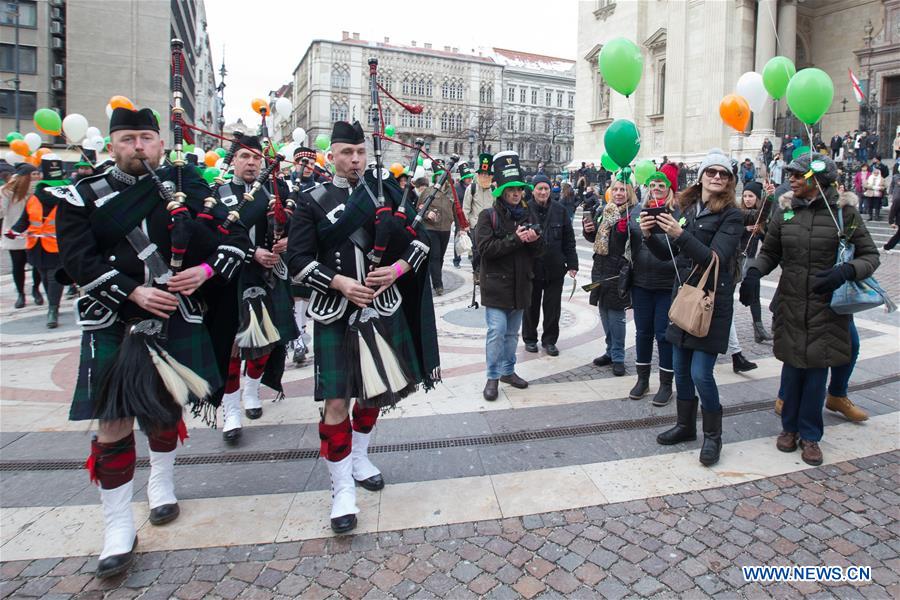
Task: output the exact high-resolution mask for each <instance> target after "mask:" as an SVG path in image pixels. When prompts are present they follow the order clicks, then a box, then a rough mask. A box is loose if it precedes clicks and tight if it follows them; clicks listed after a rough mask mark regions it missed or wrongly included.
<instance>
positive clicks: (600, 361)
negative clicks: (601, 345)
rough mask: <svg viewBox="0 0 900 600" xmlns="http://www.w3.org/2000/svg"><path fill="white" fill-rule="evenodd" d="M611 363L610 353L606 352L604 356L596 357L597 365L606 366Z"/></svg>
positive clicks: (595, 363) (595, 362) (595, 364)
mask: <svg viewBox="0 0 900 600" xmlns="http://www.w3.org/2000/svg"><path fill="white" fill-rule="evenodd" d="M611 364H612V358H611V357H610V356H609V354H604V355H603V356H598V357H597V358H595V359H594V366H595V367H605V366H606V365H611Z"/></svg>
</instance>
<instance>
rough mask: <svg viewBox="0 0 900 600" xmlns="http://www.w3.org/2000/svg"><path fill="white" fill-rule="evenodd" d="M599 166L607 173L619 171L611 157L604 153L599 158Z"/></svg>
mask: <svg viewBox="0 0 900 600" xmlns="http://www.w3.org/2000/svg"><path fill="white" fill-rule="evenodd" d="M600 164H601V165H603V168H604V169H606V170H607V171H618V170H619V165H617V164H616V161H614V160H613V159H612V157H611V156H610V155H609V154H607V153H605V152H604V153H603V156H601V157H600Z"/></svg>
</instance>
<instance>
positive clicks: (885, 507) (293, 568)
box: [0, 451, 900, 600]
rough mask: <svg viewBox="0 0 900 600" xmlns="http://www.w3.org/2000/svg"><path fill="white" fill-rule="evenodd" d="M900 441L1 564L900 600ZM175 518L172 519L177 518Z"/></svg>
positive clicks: (184, 581) (135, 583)
mask: <svg viewBox="0 0 900 600" xmlns="http://www.w3.org/2000/svg"><path fill="white" fill-rule="evenodd" d="M898 467H900V451H895V452H891V453H887V454H882V455H877V456H871V457H867V458H863V459H859V460H854V461H850V462H846V463H840V464H836V465H831V466H827V467H820V468H815V469H809V470H806V471H800V472H797V473H792V474H789V475H786V476H782V477H774V478H769V479H763V480H759V481H756V482H752V483H746V484H742V485H737V486H729V487H723V488H716V489H710V490H705V491H700V492H691V493H686V494H678V495H671V496H663V497H658V498H649V499H646V500H635V501H631V502H625V503H618V504H611V505H605V506H596V507H589V508H585V509H578V510H570V511H565V512H552V513H546V514H542V515H529V516H525V517H522V518H508V519H502V520H490V521H480V522H476V523H462V524H457V525H449V526H439V527H429V528H424V529H411V530H405V531H398V532H390V533H381V534H362V535H357V536H346V537H341V538H330V539H317V540H310V541H306V542H294V543H282V544H266V545H261V546H236V547H228V548H206V549H201V550H179V551H173V552H147V553H143V554H140V555H139V556H138V557H137V559H136V562H135V565H134V566H133V568H132V569H131V571H130V572H129V573H127V574H125V575H124V576H122V577H120V578H117V579H113V580H107V581H100V580H97V579H94V578H93V577H92V576H91V574H92V573H93V571H94V569H95V567H96V559H93V558H67V559H43V560H35V561H20V562H6V563H2V589H0V597H4V598H5V597H36V596H42V597H46V598H98V599H99V598H110V599H112V598H141V599H152V598H179V599H183V600H189V599H195V598H226V599H232V598H297V597H301V598H350V599H352V600H359V599H362V598H365V599H374V598H400V599H406V598H453V599H462V598H478V597H484V598H498V599H500V598H527V599H531V598H541V599H543V598H564V597H565V598H622V597H640V598H676V597H678V598H690V599H692V600H693V599H695V598H710V597H715V598H799V597H814V598H877V599H882V598H885V599H887V598H897V597H900V510H898V506H900V496H898V494H897V492H896V490H897V489H898V488H900V469H898ZM176 526H177V525H176ZM745 565H786V566H788V565H839V566H843V567H846V566H850V565H857V566H861V565H865V566H870V567H871V568H872V581H871V583H866V584H848V583H833V584H832V583H828V584H820V583H776V584H759V583H747V582H745V581H744V580H743V577H742V575H741V570H740V567H741V566H745Z"/></svg>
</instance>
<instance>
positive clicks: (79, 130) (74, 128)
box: [62, 113, 88, 142]
mask: <svg viewBox="0 0 900 600" xmlns="http://www.w3.org/2000/svg"><path fill="white" fill-rule="evenodd" d="M62 128H63V133H65V134H66V138H67V139H68V140H69V141H70V142H76V141H78V140H83V139H84V136H85V135H87V129H88V120H87V119H85V118H84V115H79V114H78V113H72V114H70V115H66V118H65V119H63V121H62Z"/></svg>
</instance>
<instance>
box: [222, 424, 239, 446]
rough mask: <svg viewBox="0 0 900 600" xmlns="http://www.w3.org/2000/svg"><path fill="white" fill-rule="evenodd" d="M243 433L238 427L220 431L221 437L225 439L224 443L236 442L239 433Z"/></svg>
mask: <svg viewBox="0 0 900 600" xmlns="http://www.w3.org/2000/svg"><path fill="white" fill-rule="evenodd" d="M243 433H244V430H243V428H241V427H238V428H237V429H231V430H229V431H223V432H222V439H223V440H225V443H226V444H237V443H238V440H240V439H241V434H243Z"/></svg>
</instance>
